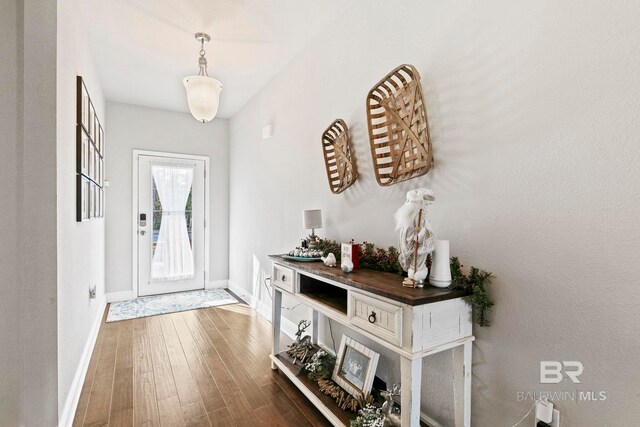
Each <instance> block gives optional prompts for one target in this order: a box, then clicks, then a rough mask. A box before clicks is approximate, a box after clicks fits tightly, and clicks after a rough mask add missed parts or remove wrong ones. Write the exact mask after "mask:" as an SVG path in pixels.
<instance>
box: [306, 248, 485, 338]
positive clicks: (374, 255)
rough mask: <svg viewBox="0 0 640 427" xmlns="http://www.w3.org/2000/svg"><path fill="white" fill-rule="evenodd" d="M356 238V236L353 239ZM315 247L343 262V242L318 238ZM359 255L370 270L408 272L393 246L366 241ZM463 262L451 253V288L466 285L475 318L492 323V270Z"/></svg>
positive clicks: (429, 263) (482, 322)
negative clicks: (466, 269) (465, 269)
mask: <svg viewBox="0 0 640 427" xmlns="http://www.w3.org/2000/svg"><path fill="white" fill-rule="evenodd" d="M351 242H353V240H352V241H351ZM316 247H317V248H318V250H321V251H322V252H323V256H327V255H328V254H329V253H330V252H332V253H333V255H335V257H336V261H337V262H338V265H340V257H341V255H342V245H341V244H340V243H338V242H336V241H335V240H329V239H320V238H317V241H316ZM358 259H359V260H360V267H362V268H367V269H369V270H377V271H385V272H389V273H395V274H399V275H406V272H405V271H404V270H403V268H402V266H400V263H399V262H398V250H397V249H396V248H394V247H393V246H390V247H389V248H388V249H386V250H385V249H383V248H378V247H376V246H375V245H374V244H373V243H368V242H364V243H362V244H361V245H358ZM427 267H429V268H431V255H429V257H428V258H427ZM462 267H463V265H462V264H460V260H459V259H458V257H451V286H450V287H449V288H450V289H463V290H465V291H466V292H467V293H469V294H470V295H469V296H468V297H467V298H468V300H469V302H470V303H471V305H472V306H473V308H474V313H473V318H474V320H475V322H476V323H477V324H478V325H480V326H489V319H488V313H489V311H490V310H491V307H493V305H494V303H493V301H492V300H491V298H489V295H488V293H487V289H486V287H485V286H486V285H488V284H489V283H491V277H492V274H491V273H490V272H488V271H485V270H482V269H479V268H477V267H473V266H472V267H471V268H470V270H469V273H468V274H466V275H465V274H464V273H463V272H462Z"/></svg>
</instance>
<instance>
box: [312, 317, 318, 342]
mask: <svg viewBox="0 0 640 427" xmlns="http://www.w3.org/2000/svg"><path fill="white" fill-rule="evenodd" d="M311 342H312V343H313V344H315V345H318V311H317V310H312V311H311Z"/></svg>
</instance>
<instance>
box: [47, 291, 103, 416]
mask: <svg viewBox="0 0 640 427" xmlns="http://www.w3.org/2000/svg"><path fill="white" fill-rule="evenodd" d="M106 307H107V301H106V299H104V298H103V299H102V301H101V302H100V309H99V310H98V315H97V316H96V318H95V319H94V321H93V326H92V327H91V331H90V332H89V336H88V337H87V342H86V343H85V345H84V350H83V351H82V356H80V362H79V363H78V368H77V369H76V374H75V375H74V377H73V382H72V383H71V388H70V389H69V393H68V394H67V398H66V400H65V402H64V407H63V409H62V414H61V415H60V418H59V419H58V426H59V427H70V426H71V425H72V424H73V417H74V415H75V413H76V409H77V407H78V401H79V400H80V393H81V392H82V386H83V384H84V379H85V377H86V376H87V369H88V368H89V360H91V354H92V353H93V348H94V346H95V344H96V338H98V331H99V330H100V324H101V323H102V317H103V315H104V310H105V308H106Z"/></svg>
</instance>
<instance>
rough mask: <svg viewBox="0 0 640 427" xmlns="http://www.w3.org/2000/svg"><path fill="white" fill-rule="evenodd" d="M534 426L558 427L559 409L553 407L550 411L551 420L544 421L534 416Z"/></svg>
mask: <svg viewBox="0 0 640 427" xmlns="http://www.w3.org/2000/svg"><path fill="white" fill-rule="evenodd" d="M534 427H560V411H558V410H557V409H554V410H553V412H552V419H551V422H549V423H546V422H544V421H542V420H540V419H539V418H538V417H537V416H536V418H535V423H534Z"/></svg>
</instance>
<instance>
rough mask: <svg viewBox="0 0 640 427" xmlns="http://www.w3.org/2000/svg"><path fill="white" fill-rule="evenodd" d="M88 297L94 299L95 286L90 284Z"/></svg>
mask: <svg viewBox="0 0 640 427" xmlns="http://www.w3.org/2000/svg"><path fill="white" fill-rule="evenodd" d="M89 299H96V287H95V286H92V287H90V288H89Z"/></svg>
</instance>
